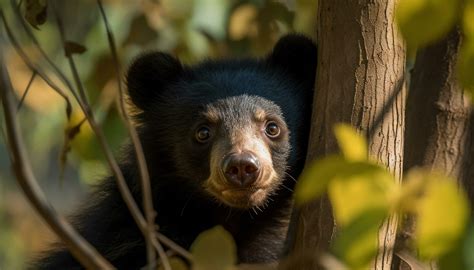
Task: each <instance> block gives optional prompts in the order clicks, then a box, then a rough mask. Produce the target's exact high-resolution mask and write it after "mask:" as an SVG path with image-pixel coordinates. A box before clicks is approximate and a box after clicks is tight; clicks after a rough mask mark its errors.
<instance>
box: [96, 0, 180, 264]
mask: <svg viewBox="0 0 474 270" xmlns="http://www.w3.org/2000/svg"><path fill="white" fill-rule="evenodd" d="M97 5H98V6H99V10H100V14H101V16H102V20H103V21H104V26H105V30H106V32H107V39H108V42H109V47H110V51H111V54H112V58H113V61H114V64H115V71H116V72H115V74H116V79H117V84H118V90H119V106H118V107H119V111H120V112H121V115H122V118H123V120H124V122H125V125H126V127H127V130H128V133H129V136H130V138H131V140H132V144H133V147H134V150H135V154H136V157H137V161H138V167H139V173H140V179H141V185H142V196H143V209H144V211H145V218H146V220H147V223H148V238H146V245H147V258H148V264H149V265H150V266H151V265H152V264H153V262H154V261H155V259H156V258H155V251H154V248H153V245H152V243H151V240H152V239H153V238H154V237H155V235H154V234H155V221H154V219H155V210H154V209H153V198H152V194H151V186H150V176H149V174H148V168H147V164H146V160H145V155H144V154H143V147H142V144H141V142H140V139H139V137H138V134H137V130H136V129H135V127H134V126H133V125H132V122H131V120H130V117H129V116H128V114H127V112H126V109H125V98H124V91H123V87H122V79H121V75H122V69H121V64H120V61H119V58H118V54H117V48H116V46H115V40H114V36H113V33H112V30H111V28H110V25H109V22H108V19H107V16H106V14H105V11H104V7H103V5H102V1H101V0H97ZM158 245H159V243H158ZM159 256H160V259H161V261H162V263H163V267H164V269H165V270H171V266H170V265H169V262H168V257H167V256H166V254H165V253H164V252H163V253H160V254H159Z"/></svg>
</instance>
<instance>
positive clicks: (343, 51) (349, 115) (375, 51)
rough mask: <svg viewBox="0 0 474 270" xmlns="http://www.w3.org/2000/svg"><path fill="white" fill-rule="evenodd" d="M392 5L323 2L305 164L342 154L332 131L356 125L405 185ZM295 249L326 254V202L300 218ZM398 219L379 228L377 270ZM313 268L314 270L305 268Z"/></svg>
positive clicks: (401, 89)
mask: <svg viewBox="0 0 474 270" xmlns="http://www.w3.org/2000/svg"><path fill="white" fill-rule="evenodd" d="M394 7H395V0H385V1H383V0H375V1H368V0H361V1H348V0H345V1H344V0H320V1H319V7H318V33H317V37H318V50H319V52H318V61H319V62H318V72H317V78H316V89H317V90H316V95H315V100H314V107H313V115H312V117H313V120H312V121H313V122H312V127H311V134H310V145H309V153H308V161H312V160H314V159H316V158H320V157H323V156H325V155H327V154H330V153H334V152H335V151H337V145H336V140H335V138H334V135H333V126H334V124H335V123H338V122H346V123H351V124H352V125H353V126H354V127H356V128H357V129H358V130H359V131H360V132H361V133H362V134H365V135H366V136H367V137H368V139H369V152H370V155H371V156H373V157H374V158H376V159H377V160H378V161H379V162H381V163H382V164H385V165H386V166H387V167H388V169H389V170H390V171H391V172H393V173H394V175H395V176H396V179H397V181H400V179H401V174H402V165H403V132H404V119H405V118H404V111H405V108H404V107H405V106H404V100H405V94H406V93H405V91H406V87H405V83H404V74H405V48H404V43H403V41H402V39H401V37H400V35H399V33H398V31H397V29H396V26H395V22H394ZM296 216H297V217H296V220H297V221H296V223H297V225H296V236H295V239H294V246H293V251H294V252H295V253H296V254H298V253H308V252H315V254H313V255H314V256H319V255H320V254H321V252H323V251H325V250H326V249H327V248H328V246H329V244H330V241H331V238H332V236H333V232H334V228H335V225H336V224H334V221H333V218H332V216H331V209H330V205H329V202H328V200H327V199H326V198H322V199H319V200H317V201H315V202H313V203H311V204H309V205H308V206H306V207H304V208H303V209H300V210H299V211H298V214H297V215H296ZM396 224H397V218H396V217H391V218H390V219H388V220H387V222H386V223H385V224H384V225H383V226H382V227H381V229H380V237H379V247H380V252H379V254H378V255H377V258H376V260H375V262H374V268H376V269H390V265H391V261H392V251H391V248H392V247H393V244H394V241H395V236H396ZM308 269H309V268H308Z"/></svg>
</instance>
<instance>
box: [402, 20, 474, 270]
mask: <svg viewBox="0 0 474 270" xmlns="http://www.w3.org/2000/svg"><path fill="white" fill-rule="evenodd" d="M461 43H462V38H461V33H460V30H459V29H458V28H456V29H454V30H453V31H452V32H451V33H450V34H449V35H448V36H447V37H446V38H444V39H443V40H440V41H439V42H437V43H435V44H433V45H431V46H428V47H426V48H424V49H422V50H421V51H419V52H418V55H417V57H416V62H415V67H414V69H413V72H412V76H411V83H410V91H409V94H408V98H407V112H406V133H405V160H404V165H403V169H404V171H405V172H407V171H408V170H410V169H411V168H414V167H424V168H427V169H429V170H437V171H442V172H445V173H447V174H449V175H451V176H452V177H453V178H455V179H458V181H459V184H460V185H462V184H464V187H465V189H466V191H467V192H468V195H469V197H470V198H471V202H472V201H473V198H474V197H473V196H474V185H473V184H474V167H473V166H474V160H473V154H474V114H473V112H472V110H471V107H470V105H469V97H467V96H466V95H465V94H464V92H463V89H462V87H461V85H460V84H459V83H458V81H457V79H456V69H455V68H456V64H457V57H458V52H459V49H460V47H461ZM414 226H415V220H414V219H413V218H412V217H410V216H408V217H406V218H405V221H404V228H403V230H402V234H401V235H400V237H401V238H400V245H401V246H403V245H404V244H403V243H404V242H405V241H406V240H407V239H409V238H410V235H412V233H413V231H414V229H415V228H414ZM399 269H410V267H409V266H408V265H407V264H406V263H404V262H400V267H399Z"/></svg>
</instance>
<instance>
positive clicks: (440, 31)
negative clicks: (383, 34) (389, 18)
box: [395, 0, 460, 52]
mask: <svg viewBox="0 0 474 270" xmlns="http://www.w3.org/2000/svg"><path fill="white" fill-rule="evenodd" d="M459 6H460V0H450V1H447V0H400V2H399V3H398V6H397V8H396V11H395V12H396V20H397V22H398V26H399V27H400V31H401V33H402V35H403V37H404V38H405V39H406V42H407V46H408V50H409V51H410V52H413V51H414V50H416V48H419V47H421V46H425V45H428V44H429V43H431V42H433V41H436V40H437V39H440V38H442V37H443V36H444V35H446V34H447V33H448V32H449V31H450V30H451V29H452V28H453V26H454V24H455V22H456V15H457V14H458V11H459Z"/></svg>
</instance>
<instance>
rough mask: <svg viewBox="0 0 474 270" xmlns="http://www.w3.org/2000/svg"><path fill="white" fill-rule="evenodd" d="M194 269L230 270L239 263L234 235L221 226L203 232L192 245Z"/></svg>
mask: <svg viewBox="0 0 474 270" xmlns="http://www.w3.org/2000/svg"><path fill="white" fill-rule="evenodd" d="M191 253H192V254H193V258H194V260H193V269H194V270H230V269H233V267H234V265H235V264H236V263H237V255H236V254H237V248H236V246H235V242H234V239H233V238H232V235H231V234H230V233H229V232H228V231H226V230H225V229H224V228H222V227H221V226H216V227H214V228H212V229H209V230H207V231H204V232H202V233H201V234H200V235H199V236H198V237H197V238H196V240H195V241H194V243H193V244H192V246H191Z"/></svg>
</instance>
